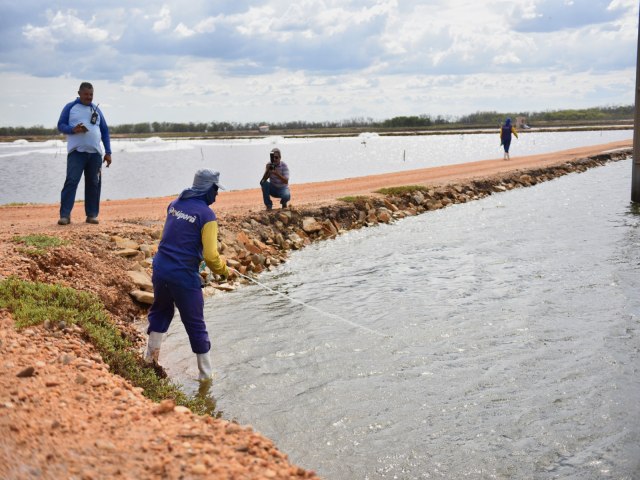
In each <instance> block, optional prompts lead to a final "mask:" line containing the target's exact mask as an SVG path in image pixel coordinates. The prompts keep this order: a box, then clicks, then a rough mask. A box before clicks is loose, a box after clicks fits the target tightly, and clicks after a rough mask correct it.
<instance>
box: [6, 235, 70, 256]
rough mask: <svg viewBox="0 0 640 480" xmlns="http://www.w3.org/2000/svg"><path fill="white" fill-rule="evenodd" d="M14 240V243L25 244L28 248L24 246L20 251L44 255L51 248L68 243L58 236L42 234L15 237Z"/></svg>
mask: <svg viewBox="0 0 640 480" xmlns="http://www.w3.org/2000/svg"><path fill="white" fill-rule="evenodd" d="M12 240H13V242H14V243H19V244H23V245H25V246H26V247H27V248H22V249H20V251H21V252H22V253H25V254H27V255H43V254H45V253H46V251H47V250H48V249H49V248H54V247H59V246H61V245H66V244H67V243H68V242H67V241H66V240H62V239H60V238H58V237H52V236H49V235H41V234H36V235H26V236H23V237H13V238H12Z"/></svg>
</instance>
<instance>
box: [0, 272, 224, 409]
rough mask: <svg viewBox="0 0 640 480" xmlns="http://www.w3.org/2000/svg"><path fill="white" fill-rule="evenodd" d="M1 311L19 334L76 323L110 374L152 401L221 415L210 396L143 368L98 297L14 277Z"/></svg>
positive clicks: (0, 294)
mask: <svg viewBox="0 0 640 480" xmlns="http://www.w3.org/2000/svg"><path fill="white" fill-rule="evenodd" d="M0 308H7V309H8V310H9V311H10V312H11V313H12V314H13V317H14V319H15V321H16V327H17V328H18V329H21V328H26V327H29V326H33V325H39V324H42V323H44V322H45V320H49V321H50V322H52V323H54V324H57V323H59V322H60V321H64V322H65V323H67V324H76V325H78V326H79V327H80V328H81V329H82V330H83V332H84V335H85V338H86V339H88V340H89V341H90V342H91V343H92V344H93V345H94V347H95V348H96V350H97V351H98V352H99V353H100V355H101V356H102V358H103V360H104V361H105V362H106V363H107V364H108V365H109V367H110V369H111V372H112V373H114V374H116V375H120V376H121V377H123V378H125V379H127V380H129V381H130V382H131V383H132V384H133V385H134V386H136V387H141V388H142V389H143V390H144V392H143V393H144V395H145V396H146V397H147V398H150V399H151V400H153V401H156V402H158V401H160V400H163V399H166V398H172V399H174V400H175V402H176V404H178V405H184V406H186V407H188V408H189V409H190V410H191V411H193V412H194V413H197V414H201V415H205V414H206V415H212V416H219V415H220V414H219V413H217V412H216V411H215V401H213V399H212V398H211V397H209V396H207V395H203V394H200V395H197V396H196V397H193V398H191V397H188V396H187V395H186V394H185V393H184V392H182V391H181V390H180V388H179V387H178V386H177V385H175V384H174V383H172V382H171V381H169V380H168V379H166V378H160V377H159V376H158V375H157V374H156V372H155V370H154V369H153V368H151V367H149V366H147V365H145V364H144V362H143V360H142V358H141V356H140V354H139V353H137V351H136V349H135V347H134V346H133V345H132V344H131V342H130V341H129V340H127V339H126V338H123V336H122V334H121V332H120V331H119V330H118V329H117V328H116V326H115V325H114V324H113V323H112V322H111V321H110V320H109V318H108V316H107V313H106V311H105V308H104V305H103V304H102V303H101V302H100V300H98V298H97V297H95V296H94V295H93V294H90V293H87V292H80V291H77V290H74V289H72V288H68V287H63V286H60V285H51V284H46V283H40V282H26V281H23V280H20V279H17V278H15V277H9V278H7V279H6V280H3V281H2V282H0Z"/></svg>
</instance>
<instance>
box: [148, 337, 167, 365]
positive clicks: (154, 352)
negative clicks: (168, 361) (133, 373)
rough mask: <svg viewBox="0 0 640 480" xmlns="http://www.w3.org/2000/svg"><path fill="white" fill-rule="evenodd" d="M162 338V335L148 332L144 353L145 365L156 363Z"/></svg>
mask: <svg viewBox="0 0 640 480" xmlns="http://www.w3.org/2000/svg"><path fill="white" fill-rule="evenodd" d="M162 337H164V333H160V332H149V338H148V339H147V350H146V351H145V352H144V361H145V362H146V363H154V362H155V363H158V358H160V346H161V345H162Z"/></svg>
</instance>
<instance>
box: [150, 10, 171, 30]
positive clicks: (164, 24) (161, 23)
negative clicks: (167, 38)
mask: <svg viewBox="0 0 640 480" xmlns="http://www.w3.org/2000/svg"><path fill="white" fill-rule="evenodd" d="M158 17H159V18H158V20H156V21H155V22H153V31H154V32H156V33H160V32H164V31H165V30H169V29H170V28H171V10H170V9H169V7H168V6H166V5H164V6H163V7H162V8H161V9H160V13H159V14H158Z"/></svg>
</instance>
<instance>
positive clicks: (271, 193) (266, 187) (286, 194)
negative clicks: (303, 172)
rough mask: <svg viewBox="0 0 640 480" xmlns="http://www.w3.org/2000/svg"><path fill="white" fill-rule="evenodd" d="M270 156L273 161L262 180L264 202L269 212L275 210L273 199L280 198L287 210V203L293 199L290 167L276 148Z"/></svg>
mask: <svg viewBox="0 0 640 480" xmlns="http://www.w3.org/2000/svg"><path fill="white" fill-rule="evenodd" d="M269 155H270V157H271V158H270V160H271V161H270V162H269V163H267V166H266V168H265V171H264V175H263V176H262V180H260V186H261V187H262V200H263V201H264V205H265V207H267V210H271V209H272V208H273V202H272V201H271V197H276V198H279V199H280V205H281V206H282V208H287V203H289V200H290V199H291V192H290V191H289V167H287V164H286V163H284V162H283V161H282V155H281V154H280V149H278V148H274V149H273V150H271V153H270V154H269Z"/></svg>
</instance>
